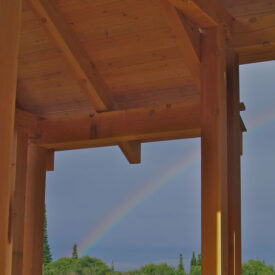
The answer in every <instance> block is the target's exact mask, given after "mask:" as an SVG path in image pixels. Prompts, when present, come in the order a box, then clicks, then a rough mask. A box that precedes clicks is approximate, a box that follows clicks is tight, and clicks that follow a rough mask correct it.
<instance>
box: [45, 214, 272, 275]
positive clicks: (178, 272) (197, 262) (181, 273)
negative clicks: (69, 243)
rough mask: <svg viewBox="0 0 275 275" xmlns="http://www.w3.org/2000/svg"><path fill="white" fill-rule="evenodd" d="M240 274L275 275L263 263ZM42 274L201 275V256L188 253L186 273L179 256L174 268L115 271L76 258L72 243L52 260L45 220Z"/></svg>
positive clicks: (254, 263)
mask: <svg viewBox="0 0 275 275" xmlns="http://www.w3.org/2000/svg"><path fill="white" fill-rule="evenodd" d="M242 274H243V275H275V271H274V267H273V266H267V265H266V264H265V263H264V262H263V261H259V260H249V261H248V262H247V263H243V265H242ZM43 275H201V255H200V254H198V255H197V256H196V254H195V252H193V253H192V257H191V260H190V269H189V272H188V271H187V270H186V269H185V266H184V263H183V255H182V254H180V255H179V263H178V266H177V267H173V266H170V265H168V264H167V263H161V264H147V265H144V266H141V267H140V268H139V269H135V270H129V271H123V272H122V271H116V270H115V268H114V263H113V262H112V264H111V267H109V266H108V265H107V264H106V263H104V262H103V261H102V260H100V259H97V258H94V257H89V256H83V257H78V251H77V245H76V244H74V246H73V250H72V256H71V257H63V258H60V259H58V260H56V261H53V260H52V255H51V251H50V246H49V242H48V233H47V219H46V215H45V223H44V243H43Z"/></svg>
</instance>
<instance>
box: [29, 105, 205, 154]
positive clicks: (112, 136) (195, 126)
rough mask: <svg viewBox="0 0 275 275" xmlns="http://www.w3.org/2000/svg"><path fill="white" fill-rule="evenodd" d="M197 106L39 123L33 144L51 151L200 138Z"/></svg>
mask: <svg viewBox="0 0 275 275" xmlns="http://www.w3.org/2000/svg"><path fill="white" fill-rule="evenodd" d="M200 121H201V109H200V104H199V103H194V104H175V105H170V104H168V105H165V106H160V107H157V108H139V109H130V110H123V111H111V112H106V113H101V114H95V115H94V116H92V117H89V116H86V117H81V118H75V119H63V120H41V121H39V122H38V124H39V125H38V126H39V129H41V135H40V136H37V137H34V138H33V139H32V141H33V142H34V143H36V144H38V145H40V146H42V147H45V148H48V149H53V150H69V149H77V148H88V147H101V146H110V145H118V144H121V143H122V142H128V141H139V142H148V141H160V140H169V139H180V138H192V137H199V136H200V131H201V129H200Z"/></svg>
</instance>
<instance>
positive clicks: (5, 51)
mask: <svg viewBox="0 0 275 275" xmlns="http://www.w3.org/2000/svg"><path fill="white" fill-rule="evenodd" d="M20 22H21V0H14V1H10V0H0V41H1V42H0V62H1V66H0V217H1V221H0V274H1V275H9V274H10V271H11V238H9V236H10V235H11V226H9V225H11V219H10V209H11V207H10V204H11V202H10V196H11V178H12V177H11V172H12V169H11V164H12V150H13V127H14V112H15V97H16V83H17V56H18V46H19V32H20Z"/></svg>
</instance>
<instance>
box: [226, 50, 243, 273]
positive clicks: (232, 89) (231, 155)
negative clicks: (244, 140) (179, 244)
mask: <svg viewBox="0 0 275 275" xmlns="http://www.w3.org/2000/svg"><path fill="white" fill-rule="evenodd" d="M227 102H228V103H227V109H228V216H229V228H228V233H229V264H228V267H229V274H234V275H241V274H242V241H241V169H240V167H241V156H240V154H241V153H240V152H241V139H240V136H241V135H242V129H241V120H240V108H239V106H240V104H239V102H240V94H239V60H238V56H237V54H236V53H234V52H233V51H232V50H230V49H229V50H228V51H227Z"/></svg>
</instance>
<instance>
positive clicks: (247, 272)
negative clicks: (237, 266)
mask: <svg viewBox="0 0 275 275" xmlns="http://www.w3.org/2000/svg"><path fill="white" fill-rule="evenodd" d="M242 274H243V275H274V274H275V272H274V267H273V266H266V265H265V263H264V262H261V261H259V260H250V261H248V263H244V264H243V265H242Z"/></svg>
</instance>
